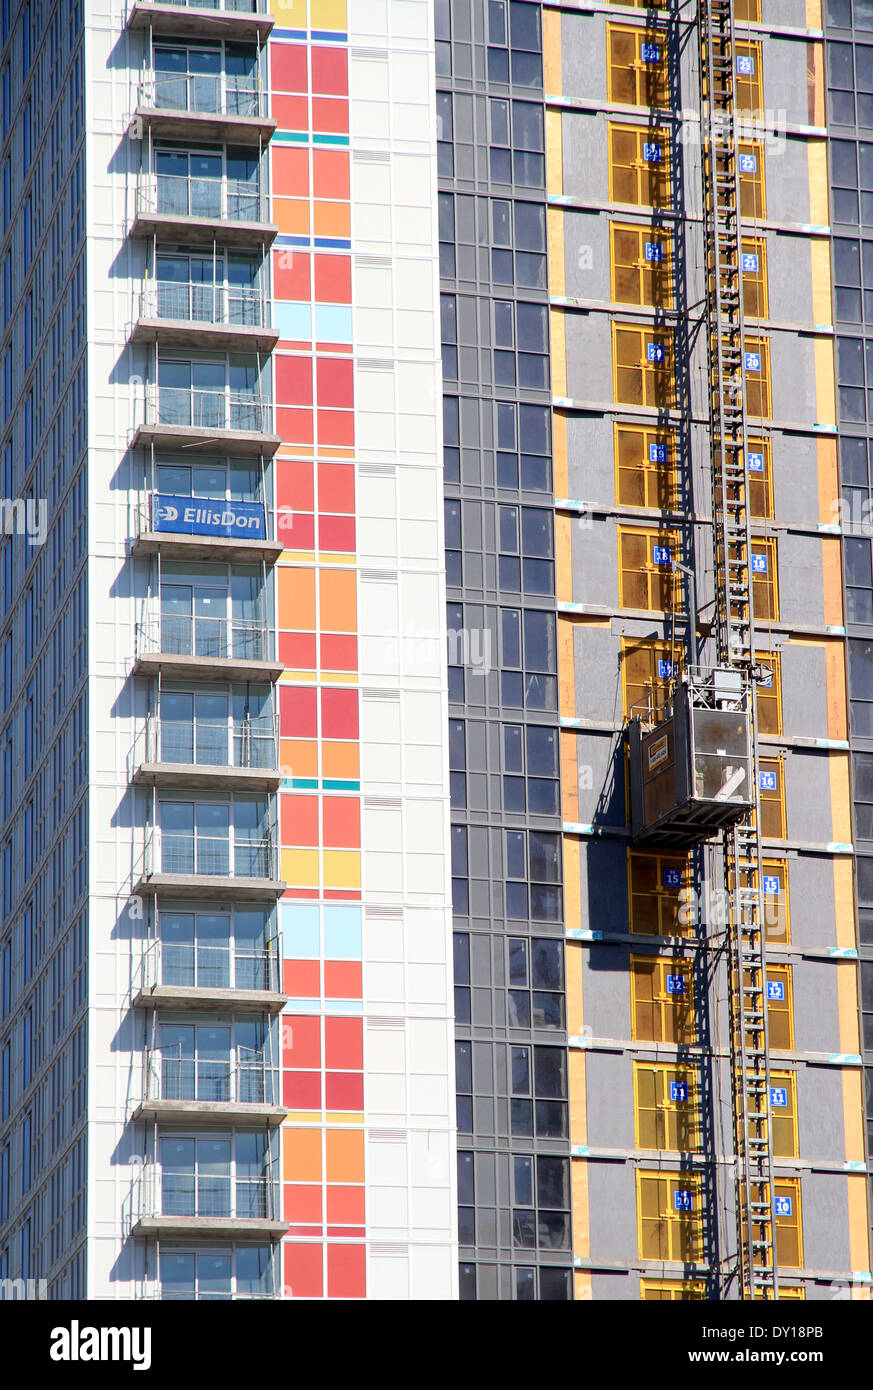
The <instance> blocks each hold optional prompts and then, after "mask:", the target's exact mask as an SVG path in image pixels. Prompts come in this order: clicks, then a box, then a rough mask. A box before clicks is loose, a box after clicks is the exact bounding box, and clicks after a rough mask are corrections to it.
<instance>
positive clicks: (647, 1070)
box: [633, 1061, 703, 1154]
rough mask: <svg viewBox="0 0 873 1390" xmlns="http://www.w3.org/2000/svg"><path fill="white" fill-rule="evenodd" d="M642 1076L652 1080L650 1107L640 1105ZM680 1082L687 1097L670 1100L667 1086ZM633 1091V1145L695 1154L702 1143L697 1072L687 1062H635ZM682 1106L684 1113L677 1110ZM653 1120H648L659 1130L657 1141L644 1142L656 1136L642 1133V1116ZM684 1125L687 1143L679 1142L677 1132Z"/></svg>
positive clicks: (648, 1148) (678, 1133) (640, 1147)
mask: <svg viewBox="0 0 873 1390" xmlns="http://www.w3.org/2000/svg"><path fill="white" fill-rule="evenodd" d="M643 1077H650V1078H651V1079H652V1080H653V1082H654V1090H655V1093H656V1099H655V1103H654V1107H652V1106H651V1105H648V1104H646V1105H645V1106H644V1105H643V1098H642V1097H641V1094H640V1092H641V1082H642V1079H643ZM676 1083H678V1084H681V1085H685V1086H686V1087H687V1093H688V1099H687V1100H685V1101H680V1100H675V1101H674V1100H671V1099H670V1087H671V1085H673V1084H676ZM633 1094H634V1147H635V1148H637V1149H644V1150H647V1151H649V1152H653V1151H657V1152H660V1153H683V1154H684V1153H699V1152H700V1150H701V1149H702V1146H703V1136H702V1129H701V1124H700V1114H699V1110H698V1106H699V1088H698V1078H697V1073H696V1071H695V1070H694V1068H693V1067H690V1066H688V1064H687V1063H681V1062H678V1063H669V1062H667V1063H665V1062H637V1061H635V1062H634V1063H633ZM680 1106H682V1107H684V1108H685V1110H686V1112H687V1113H686V1114H684V1115H683V1114H682V1113H681V1112H680V1111H679V1107H680ZM653 1113H654V1119H653V1120H652V1121H651V1123H652V1124H653V1125H654V1127H655V1128H656V1129H659V1128H660V1129H662V1130H663V1139H662V1142H661V1143H653V1144H649V1143H646V1142H644V1141H645V1140H646V1139H647V1138H649V1137H654V1138H655V1139H658V1137H659V1135H658V1134H657V1133H656V1134H655V1135H654V1136H649V1135H646V1134H645V1133H644V1128H643V1126H644V1117H645V1116H647V1115H652V1114H653ZM683 1123H684V1124H685V1127H686V1129H687V1131H688V1133H687V1136H686V1137H687V1138H688V1139H689V1142H688V1143H680V1142H679V1140H680V1138H681V1137H683V1136H682V1135H681V1134H680V1132H679V1131H680V1125H682V1124H683Z"/></svg>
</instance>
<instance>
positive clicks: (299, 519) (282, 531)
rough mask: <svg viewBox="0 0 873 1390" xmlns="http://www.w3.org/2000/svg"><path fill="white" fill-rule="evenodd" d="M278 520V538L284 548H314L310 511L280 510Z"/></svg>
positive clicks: (313, 530) (313, 520)
mask: <svg viewBox="0 0 873 1390" xmlns="http://www.w3.org/2000/svg"><path fill="white" fill-rule="evenodd" d="M279 522H280V524H279V539H280V540H281V542H282V544H283V545H284V547H285V549H286V550H314V549H315V518H314V517H313V515H312V513H311V512H293V511H288V512H282V513H281V514H280V517H279ZM336 549H339V547H338V546H337V547H336Z"/></svg>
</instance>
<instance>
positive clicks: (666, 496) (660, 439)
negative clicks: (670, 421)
mask: <svg viewBox="0 0 873 1390" xmlns="http://www.w3.org/2000/svg"><path fill="white" fill-rule="evenodd" d="M625 435H626V436H632V437H637V438H639V439H640V441H641V442H642V446H643V457H642V460H641V462H639V463H637V464H633V463H626V462H623V461H622V448H621V438H622V436H625ZM662 448H666V450H667V457H666V461H665V462H659V461H657V460H656V461H652V460H651V458H650V456H651V452H652V450H653V449H658V450H660V449H662ZM676 453H677V448H676V432H675V430H673V429H672V428H670V427H669V426H668V427H667V428H666V429H664V428H660V427H653V426H652V425H632V424H629V423H628V422H627V421H624V420H616V422H615V424H614V425H613V454H614V459H615V500H616V502H617V504H618V505H619V506H620V507H634V508H639V507H642V508H643V509H645V510H647V511H653V512H660V513H661V514H662V515H663V514H664V513H665V512H675V511H677V510H678V509H679V470H678V467H677V461H676ZM623 475H625V476H628V477H631V476H632V477H636V476H639V477H640V479H641V481H642V484H643V488H642V491H643V498H644V500H643V502H642V503H638V502H635V501H626V500H625V498H624V497H623V495H622V494H623V487H622V477H623ZM654 489H657V494H660V493H663V500H664V502H665V503H666V505H665V506H662V505H661V502H660V500H658V496H657V494H656V497H655V498H653V497H652V495H651V493H652V491H653V490H654Z"/></svg>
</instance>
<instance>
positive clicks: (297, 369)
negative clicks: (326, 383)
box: [274, 352, 312, 405]
mask: <svg viewBox="0 0 873 1390" xmlns="http://www.w3.org/2000/svg"><path fill="white" fill-rule="evenodd" d="M274 360H275V364H276V400H277V401H278V402H279V403H280V404H281V405H312V358H311V357H293V356H289V355H288V354H287V353H282V352H277V353H276V356H275V359H274Z"/></svg>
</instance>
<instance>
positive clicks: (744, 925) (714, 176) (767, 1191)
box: [698, 0, 778, 1300]
mask: <svg viewBox="0 0 873 1390" xmlns="http://www.w3.org/2000/svg"><path fill="white" fill-rule="evenodd" d="M698 25H699V42H700V118H701V171H702V178H703V207H704V252H705V273H706V311H707V341H708V359H709V381H710V403H709V410H710V445H711V462H712V502H713V549H714V569H715V585H716V594H715V638H716V647H717V661H718V664H719V666H721V667H729V668H731V669H732V670H733V671H735V672H736V673H737V674H738V675H739V677H740V679H741V681H742V684H743V687H744V689H745V692H746V695H747V701H748V708H749V712H750V719H751V739H750V747H751V764H752V775H753V779H754V780H753V789H754V797H753V800H754V803H755V805H754V806H753V808H752V809H751V810H750V811H749V812H748V813H747V814H746V815H744V816H743V817H742V819H740V820H739V821H738V822H737V823H736V824H734V825H733V826H731V827H729V828H727V829H725V830H724V831H723V832H722V839H723V859H724V888H725V892H726V895H727V908H728V913H727V917H728V936H727V948H728V955H729V960H730V1013H731V1022H730V1062H731V1079H732V1096H733V1116H734V1140H735V1147H736V1184H737V1252H738V1259H737V1270H736V1273H737V1279H738V1291H739V1295H740V1297H741V1298H743V1299H768V1300H769V1299H775V1298H777V1297H778V1276H777V1269H776V1250H775V1236H774V1211H773V1201H774V1189H773V1148H772V1125H771V1114H770V1103H771V1097H770V1065H769V1052H768V1042H767V997H766V992H767V985H766V973H765V944H764V931H763V922H764V915H763V900H762V868H761V845H760V836H759V828H758V827H759V823H760V822H759V811H758V805H757V803H758V800H759V792H758V788H759V776H758V749H757V718H756V700H755V687H756V681H757V679H758V677H759V676H760V675H762V674H763V673H762V672H761V671H759V669H758V666H757V663H756V659H755V629H754V611H753V596H752V560H751V534H750V525H749V475H748V454H747V444H746V408H745V383H744V371H745V368H746V350H745V342H744V333H743V304H742V281H741V272H742V252H741V241H740V227H739V217H740V199H739V174H740V168H739V154H738V147H737V134H736V123H735V110H734V85H735V71H734V70H735V62H736V57H735V46H734V31H733V0H700V3H699V8H698Z"/></svg>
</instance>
